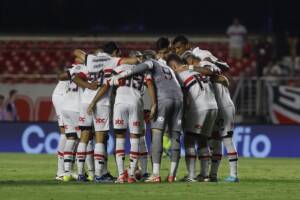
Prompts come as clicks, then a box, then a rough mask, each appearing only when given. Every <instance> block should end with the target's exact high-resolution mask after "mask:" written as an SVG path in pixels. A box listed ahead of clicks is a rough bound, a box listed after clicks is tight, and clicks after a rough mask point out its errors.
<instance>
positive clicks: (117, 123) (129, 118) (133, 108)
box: [113, 103, 144, 134]
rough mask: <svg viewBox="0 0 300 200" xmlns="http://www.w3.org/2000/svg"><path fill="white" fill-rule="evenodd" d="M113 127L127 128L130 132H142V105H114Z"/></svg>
mask: <svg viewBox="0 0 300 200" xmlns="http://www.w3.org/2000/svg"><path fill="white" fill-rule="evenodd" d="M113 118H114V119H113V120H114V129H127V128H129V130H130V133H132V134H142V133H143V130H144V111H143V106H141V105H139V104H136V105H130V104H121V103H118V104H115V105H114V117H113Z"/></svg>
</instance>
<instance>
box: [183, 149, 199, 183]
mask: <svg viewBox="0 0 300 200" xmlns="http://www.w3.org/2000/svg"><path fill="white" fill-rule="evenodd" d="M185 151H186V152H185V153H186V155H185V162H186V168H187V171H188V176H189V178H192V179H193V178H195V177H196V175H195V174H196V158H197V156H196V149H195V147H193V148H192V147H189V148H187V149H186V150H185Z"/></svg>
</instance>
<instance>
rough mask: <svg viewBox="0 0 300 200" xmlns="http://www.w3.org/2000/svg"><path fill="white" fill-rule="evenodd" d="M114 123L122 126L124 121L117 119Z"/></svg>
mask: <svg viewBox="0 0 300 200" xmlns="http://www.w3.org/2000/svg"><path fill="white" fill-rule="evenodd" d="M115 123H116V124H118V125H123V124H124V120H123V119H117V120H116V121H115Z"/></svg>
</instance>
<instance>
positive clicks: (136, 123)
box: [133, 122, 141, 126]
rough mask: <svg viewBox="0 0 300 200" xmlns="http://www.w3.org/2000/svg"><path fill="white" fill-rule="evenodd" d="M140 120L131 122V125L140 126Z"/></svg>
mask: <svg viewBox="0 0 300 200" xmlns="http://www.w3.org/2000/svg"><path fill="white" fill-rule="evenodd" d="M140 125H141V122H133V126H140Z"/></svg>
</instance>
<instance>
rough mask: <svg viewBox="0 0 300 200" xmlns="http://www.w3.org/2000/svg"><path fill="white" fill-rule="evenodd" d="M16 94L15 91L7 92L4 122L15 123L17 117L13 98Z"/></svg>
mask: <svg viewBox="0 0 300 200" xmlns="http://www.w3.org/2000/svg"><path fill="white" fill-rule="evenodd" d="M16 94H17V90H11V91H9V99H8V100H7V103H6V120H7V121H17V120H18V115H17V109H16V105H15V97H16Z"/></svg>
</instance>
